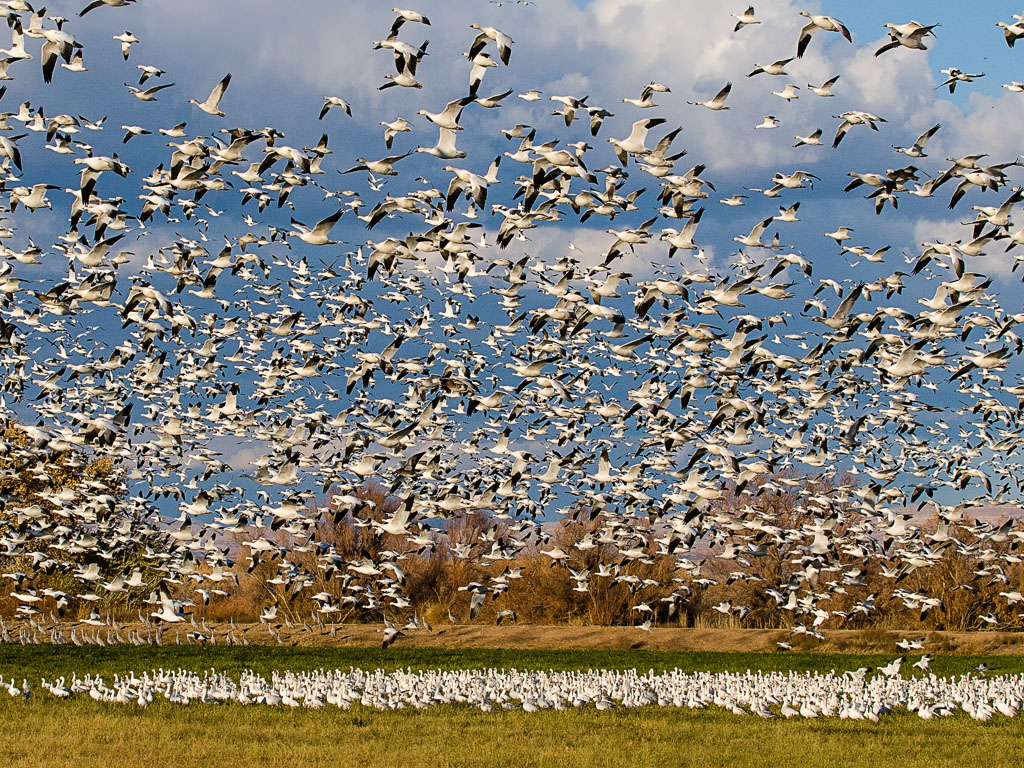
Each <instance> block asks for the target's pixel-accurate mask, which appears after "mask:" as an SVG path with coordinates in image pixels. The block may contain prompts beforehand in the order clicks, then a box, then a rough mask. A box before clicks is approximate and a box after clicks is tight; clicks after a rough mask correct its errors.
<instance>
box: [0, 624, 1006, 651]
mask: <svg viewBox="0 0 1024 768" xmlns="http://www.w3.org/2000/svg"><path fill="white" fill-rule="evenodd" d="M7 626H8V629H9V631H10V634H11V635H12V638H13V639H14V641H15V642H19V640H25V641H28V642H31V641H32V638H33V637H34V638H35V640H37V641H40V642H49V640H50V631H48V630H47V631H44V632H40V631H39V630H38V629H35V630H33V629H32V628H31V627H30V626H29V625H28V624H26V623H22V622H16V623H14V624H12V623H10V622H8V625H7ZM72 629H74V630H75V632H76V638H77V639H79V640H80V641H82V640H84V642H86V643H90V644H92V643H94V642H95V640H96V638H97V637H98V638H99V639H100V640H101V641H102V642H104V643H107V642H117V635H120V637H121V639H122V640H123V641H126V642H131V641H132V639H133V638H134V639H136V640H141V641H143V642H145V641H147V638H149V639H152V638H153V630H148V629H147V628H146V627H145V625H142V624H139V623H133V624H121V625H117V627H116V628H114V627H101V628H94V627H89V626H87V625H83V624H78V625H64V626H63V627H62V628H61V631H62V632H63V636H64V638H65V640H67V639H69V638H70V632H71V630H72ZM383 633H384V627H383V625H380V624H338V625H335V626H333V627H332V626H330V625H328V626H326V627H324V628H320V627H302V626H298V627H296V626H291V627H289V626H286V625H284V624H273V625H270V626H269V627H268V626H267V625H263V624H236V625H235V626H234V627H231V626H229V625H228V624H221V623H217V624H212V623H210V624H206V625H205V628H204V627H203V625H199V626H193V625H192V624H191V623H190V622H184V623H181V624H171V625H164V627H163V629H162V638H163V642H164V643H165V644H172V643H181V644H185V643H209V642H210V640H209V638H210V636H211V635H212V636H213V642H214V643H216V644H218V645H221V644H225V643H228V642H234V643H239V642H242V641H243V639H244V641H245V642H248V643H251V644H253V645H276V644H281V645H291V646H321V647H328V646H356V647H372V646H379V645H380V644H381V641H382V640H383V637H384V634H383ZM824 635H825V640H824V641H821V642H819V641H817V640H814V639H813V638H807V637H805V636H802V635H792V634H791V633H790V632H789V631H788V630H785V629H685V628H679V627H664V628H653V629H652V630H651V631H650V632H647V631H644V630H641V629H639V628H637V627H597V626H542V625H531V624H512V625H506V626H499V627H496V626H493V625H466V624H446V625H443V626H434V627H432V628H431V629H430V630H426V629H417V630H406V631H405V634H404V635H401V636H399V637H398V638H397V639H396V640H395V644H396V645H401V646H412V647H431V648H513V649H544V650H601V649H605V650H624V649H638V648H642V649H646V650H654V651H740V652H747V653H758V652H761V653H763V652H774V651H778V650H780V649H779V646H778V643H779V642H788V643H790V644H792V646H793V648H794V650H808V651H814V652H818V653H873V652H874V653H894V652H898V651H900V649H899V648H898V647H897V645H896V643H897V642H899V641H901V640H903V639H911V640H920V641H922V642H923V643H924V649H923V651H918V652H926V653H947V654H948V653H957V654H979V655H990V654H992V655H1019V654H1024V633H1015V632H964V633H956V632H921V631H916V632H915V631H908V632H900V631H890V630H879V629H870V630H832V631H826V632H825V633H824ZM204 638H205V639H204Z"/></svg>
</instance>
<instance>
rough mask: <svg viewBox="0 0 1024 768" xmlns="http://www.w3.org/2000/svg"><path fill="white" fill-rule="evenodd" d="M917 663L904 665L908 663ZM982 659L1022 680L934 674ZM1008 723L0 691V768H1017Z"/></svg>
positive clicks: (4, 657)
mask: <svg viewBox="0 0 1024 768" xmlns="http://www.w3.org/2000/svg"><path fill="white" fill-rule="evenodd" d="M892 658H894V655H893V654H886V655H880V654H829V655H827V656H824V655H815V654H809V653H799V654H783V653H769V654H750V653H694V652H678V653H677V652H656V651H511V650H502V649H496V650H488V649H456V650H443V649H435V648H400V647H397V648H395V647H393V648H390V649H388V650H387V651H380V650H378V649H365V648H289V647H277V648H275V647H254V646H249V647H214V648H196V647H191V646H169V647H168V646H165V647H163V648H153V647H139V648H134V647H129V648H113V649H111V648H93V647H87V648H75V647H66V646H4V647H0V675H4V676H5V677H6V678H10V677H11V676H12V675H15V676H16V677H17V678H18V679H19V681H20V679H21V678H22V677H25V678H27V679H28V680H29V681H30V682H32V683H33V684H36V683H38V678H39V677H47V678H54V677H58V676H60V675H62V674H64V675H67V674H70V673H71V672H78V673H80V674H83V673H86V672H89V673H93V674H97V673H99V674H103V675H105V676H112V675H113V674H115V673H120V672H124V671H128V670H134V671H137V672H141V671H143V670H147V669H152V668H155V667H164V668H168V667H171V668H178V667H183V668H187V669H193V670H202V669H209V668H210V667H215V668H217V669H218V670H219V671H224V672H228V673H231V674H233V675H237V673H238V672H240V671H242V670H243V669H253V670H256V671H257V672H261V673H267V672H269V671H271V670H272V669H281V670H284V669H291V670H302V669H316V668H320V667H324V668H336V667H337V668H342V669H346V668H348V667H350V666H355V667H361V668H364V669H373V668H382V669H388V670H390V669H397V668H399V667H403V668H404V667H412V668H413V669H425V668H438V667H441V668H473V667H490V666H496V667H506V668H508V667H516V668H519V669H556V670H564V669H587V668H591V667H594V668H597V667H606V668H620V669H621V668H632V667H635V668H637V669H639V670H641V671H646V670H647V669H654V670H656V671H659V670H664V669H670V668H673V667H678V668H680V669H685V670H712V671H717V670H736V671H742V670H746V669H748V668H749V669H761V670H764V671H768V670H786V669H793V670H799V671H804V670H821V671H827V670H829V669H836V670H844V669H854V668H857V667H859V666H878V665H880V664H882V663H885V662H887V661H889V660H891V659H892ZM915 658H917V657H916V656H913V657H909V660H913V659H915ZM981 661H984V662H985V663H986V664H988V665H989V666H990V667H992V668H993V670H994V671H996V672H1001V673H1011V672H1022V671H1024V658H1021V657H1007V656H1000V657H968V656H949V657H938V658H936V659H935V660H934V662H933V667H934V668H935V670H936V672H937V673H938V674H945V675H951V674H960V673H963V672H967V671H969V670H970V669H971V668H972V667H974V666H975V665H977V664H978V663H979V662H981ZM1021 733H1022V731H1021V726H1020V724H1019V722H1013V721H1008V720H1006V719H1005V718H1002V717H997V718H995V719H993V720H992V721H990V722H989V723H976V722H974V721H972V720H970V719H969V718H967V717H966V716H965V715H962V714H961V715H957V716H956V717H953V718H947V719H941V720H937V721H930V722H925V721H922V720H920V719H919V718H917V717H916V716H915V715H911V714H908V713H905V712H898V713H893V714H890V715H888V716H886V717H884V718H883V719H882V722H881V723H879V724H872V723H866V722H851V721H842V720H839V719H837V718H829V719H818V720H812V721H804V720H802V719H793V720H783V719H781V718H779V719H776V720H772V721H762V720H761V719H759V718H756V717H754V716H747V717H739V716H736V715H732V714H729V713H726V712H723V711H719V710H706V711H700V712H689V711H682V710H676V709H667V708H666V709H662V708H653V707H651V708H645V709H642V710H629V709H622V708H619V709H615V710H612V711H610V712H600V713H599V712H597V711H596V710H593V709H588V710H584V711H582V712H575V711H574V712H554V711H545V712H539V713H534V714H527V713H524V712H520V711H512V712H493V713H482V712H479V711H476V710H473V709H469V708H466V707H453V706H445V707H437V708H433V709H429V710H426V711H416V710H403V711H400V712H378V711H376V710H371V709H367V708H364V707H360V706H358V705H357V706H355V707H353V708H352V709H351V710H349V711H342V710H337V709H331V708H325V709H323V710H304V709H299V710H294V711H293V710H285V709H283V708H268V707H242V706H239V705H225V706H210V705H196V704H193V705H191V706H188V707H180V706H176V705H172V704H169V703H167V702H164V701H157V702H154V704H153V705H152V706H150V707H149V708H148V709H145V710H143V709H139V708H136V707H134V706H122V705H115V704H103V703H98V702H94V701H92V700H90V699H76V700H74V701H70V702H56V701H54V700H52V699H50V698H49V697H48V696H46V695H45V694H43V695H39V696H36V697H34V698H33V699H32V700H30V701H27V702H26V701H22V700H20V699H18V700H13V699H10V698H9V697H7V696H6V694H5V693H3V692H2V691H0V756H2V757H0V765H3V766H4V767H5V768H6V767H7V766H11V768H14V767H15V766H17V767H19V768H20V767H21V766H25V767H26V768H43V767H44V766H46V768H50V766H60V765H76V766H84V765H109V766H115V765H116V766H140V768H153V766H173V767H176V766H204V767H205V766H221V765H223V766H230V767H231V768H246V767H247V766H263V765H277V764H288V765H297V766H302V767H303V768H311V767H312V766H321V765H322V766H328V765H329V766H345V765H358V766H360V768H371V767H372V766H430V768H443V767H444V766H506V765H508V766H516V768H526V767H527V766H560V767H561V766H641V765H651V766H661V765H664V766H731V767H734V768H747V767H750V768H753V767H755V766H766V767H767V766H771V768H777V767H779V766H797V765H813V766H822V767H828V766H843V768H847V767H849V766H870V767H871V768H885V766H894V767H898V768H915V767H916V766H922V767H924V766H927V767H928V768H934V767H936V766H957V768H963V767H969V766H975V765H977V766H986V768H993V767H996V768H998V767H999V766H1011V765H1017V764H1019V763H1020V756H1021V755H1022V752H1024V750H1022V747H1021Z"/></svg>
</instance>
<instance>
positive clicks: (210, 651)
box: [0, 645, 1024, 681]
mask: <svg viewBox="0 0 1024 768" xmlns="http://www.w3.org/2000/svg"><path fill="white" fill-rule="evenodd" d="M897 655H900V654H896V653H889V654H880V653H830V654H827V655H825V654H815V653H792V652H790V653H742V652H732V651H721V652H702V651H644V650H573V651H549V650H537V651H523V650H511V649H505V648H494V649H490V648H453V649H443V648H402V647H400V646H393V647H391V648H389V649H387V650H380V649H378V648H351V647H343V648H316V647H288V646H281V647H274V646H263V645H250V646H213V647H206V648H202V647H197V646H189V645H180V646H179V645H170V646H167V645H165V646H163V647H157V646H118V647H113V648H100V647H96V646H86V647H81V648H79V647H75V646H69V645H4V646H0V675H3V676H4V677H10V676H11V675H15V676H17V677H18V678H19V679H20V678H22V677H25V678H27V679H29V680H30V681H31V680H32V679H33V678H39V677H46V678H47V679H50V678H53V677H59V676H60V675H70V674H71V673H72V672H78V673H79V674H84V673H86V672H89V673H92V674H103V675H110V674H113V673H120V672H127V671H135V672H142V671H145V670H149V669H155V668H157V667H164V668H165V669H177V668H179V667H180V668H183V669H191V670H203V669H209V668H210V667H215V668H216V669H217V670H218V671H219V672H225V673H228V674H231V675H237V674H238V673H239V672H241V671H243V670H246V669H252V670H254V671H256V672H259V673H262V674H266V673H269V672H271V671H272V670H274V669H279V670H285V669H289V670H294V671H300V670H310V669H320V668H324V669H335V668H337V669H348V668H349V667H359V668H361V669H384V670H388V671H390V670H394V669H404V668H406V667H412V668H413V669H435V668H443V669H474V668H476V669H479V668H484V667H502V668H506V669H508V668H512V667H515V668H517V669H554V670H569V669H591V668H593V669H597V668H605V669H630V668H636V669H638V670H640V671H641V672H645V671H647V670H648V669H653V670H654V671H655V672H661V671H664V670H668V669H673V668H679V669H681V670H684V671H689V672H693V671H708V672H721V671H735V672H742V671H744V670H747V669H750V670H755V671H756V670H761V671H764V672H768V671H774V670H795V671H798V672H805V671H815V670H817V671H821V672H827V671H828V670H830V669H835V670H836V671H838V672H842V671H843V670H847V669H857V668H858V667H862V666H866V667H872V668H874V667H877V666H880V665H882V664H886V663H888V662H890V661H892V660H893V659H894V658H896V657H897ZM903 656H904V658H905V659H907V662H908V663H907V664H906V665H904V671H905V672H907V673H909V672H916V670H912V669H911V668H910V662H912V661H916V660H917V659H918V658H920V655H919V654H915V655H906V654H903ZM982 662H984V663H985V664H986V665H987V666H988V667H990V668H991V669H992V670H993V672H994V673H998V674H1013V673H1019V672H1024V656H966V655H949V656H935V657H933V659H932V670H933V671H934V672H935V674H937V675H959V674H963V673H966V672H970V671H971V670H972V669H973V668H974V667H976V666H977V665H978V664H979V663H982Z"/></svg>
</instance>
